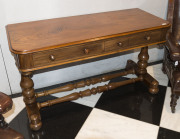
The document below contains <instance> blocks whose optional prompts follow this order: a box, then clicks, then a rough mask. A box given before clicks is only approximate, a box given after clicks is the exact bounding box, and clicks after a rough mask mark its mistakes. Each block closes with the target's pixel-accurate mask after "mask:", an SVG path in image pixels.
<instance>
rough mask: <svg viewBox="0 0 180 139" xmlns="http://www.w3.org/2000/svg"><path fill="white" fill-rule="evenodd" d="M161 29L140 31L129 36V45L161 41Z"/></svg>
mask: <svg viewBox="0 0 180 139" xmlns="http://www.w3.org/2000/svg"><path fill="white" fill-rule="evenodd" d="M161 34H162V33H161V30H153V31H147V32H139V33H136V34H132V35H130V36H129V46H130V47H131V46H136V45H145V44H152V43H155V42H156V43H157V42H160V41H161Z"/></svg>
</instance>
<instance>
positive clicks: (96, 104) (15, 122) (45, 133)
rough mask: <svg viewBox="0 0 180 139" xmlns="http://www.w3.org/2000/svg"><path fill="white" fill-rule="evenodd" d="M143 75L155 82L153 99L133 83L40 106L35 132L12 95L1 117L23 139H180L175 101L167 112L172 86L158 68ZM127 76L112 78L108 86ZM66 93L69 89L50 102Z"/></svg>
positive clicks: (20, 101) (179, 117)
mask: <svg viewBox="0 0 180 139" xmlns="http://www.w3.org/2000/svg"><path fill="white" fill-rule="evenodd" d="M148 72H149V73H150V74H151V75H152V76H153V77H155V78H156V79H157V80H158V81H159V83H160V85H159V93H158V94H157V95H151V94H149V93H148V89H147V88H146V86H145V85H144V84H143V83H141V82H138V83H136V84H130V85H126V86H122V87H119V88H117V89H115V90H112V91H107V92H104V93H102V94H97V95H93V96H90V97H85V98H81V99H78V100H76V101H72V102H65V103H61V104H57V105H54V106H51V107H49V108H43V109H42V110H41V115H42V121H43V127H42V129H41V130H40V131H38V132H33V131H31V130H30V129H29V127H28V119H27V115H26V110H25V107H24V103H23V99H22V97H16V98H14V99H13V102H14V106H13V109H12V110H11V111H9V112H8V113H7V114H6V115H5V117H6V121H7V122H9V123H10V127H12V128H13V129H15V130H17V131H19V132H20V133H22V134H23V135H24V136H25V139H31V138H36V139H37V138H38V139H74V138H76V139H117V138H118V139H132V138H133V139H179V138H180V124H179V123H180V100H179V102H178V104H177V107H176V113H175V114H172V113H171V110H170V106H169V103H170V95H171V87H170V84H169V83H168V78H167V76H166V75H165V74H163V73H162V71H161V64H154V65H153V66H149V67H148ZM130 77H131V76H128V77H121V78H116V79H114V80H111V82H116V81H120V80H126V79H127V78H130ZM106 83H107V82H106ZM98 85H104V83H101V84H98ZM92 87H94V86H90V88H92ZM86 88H87V87H86ZM86 88H82V89H76V90H73V92H74V91H80V90H84V89H86ZM69 93H71V91H69V92H66V93H59V94H56V95H53V96H50V97H49V98H52V99H53V98H55V97H60V96H64V95H67V94H69ZM45 99H46V98H45ZM40 101H43V100H40Z"/></svg>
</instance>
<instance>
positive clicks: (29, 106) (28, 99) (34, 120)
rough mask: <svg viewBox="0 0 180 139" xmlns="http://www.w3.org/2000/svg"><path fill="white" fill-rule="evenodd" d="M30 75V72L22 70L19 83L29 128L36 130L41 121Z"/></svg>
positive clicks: (39, 126)
mask: <svg viewBox="0 0 180 139" xmlns="http://www.w3.org/2000/svg"><path fill="white" fill-rule="evenodd" d="M31 76H32V73H31V72H22V73H21V83H20V85H21V88H22V94H23V97H24V102H25V104H26V110H27V114H28V118H29V122H30V128H31V129H32V130H35V131H36V130H39V129H40V128H41V126H42V122H41V115H40V112H39V109H38V106H37V102H36V97H35V92H34V88H33V86H34V83H33V80H32V79H31Z"/></svg>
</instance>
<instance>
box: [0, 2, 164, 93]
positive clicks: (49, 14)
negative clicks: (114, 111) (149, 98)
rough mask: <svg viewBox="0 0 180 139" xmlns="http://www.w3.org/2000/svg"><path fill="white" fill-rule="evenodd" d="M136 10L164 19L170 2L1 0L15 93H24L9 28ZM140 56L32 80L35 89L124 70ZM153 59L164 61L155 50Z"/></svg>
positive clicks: (0, 32)
mask: <svg viewBox="0 0 180 139" xmlns="http://www.w3.org/2000/svg"><path fill="white" fill-rule="evenodd" d="M137 7H138V8H141V9H143V10H145V11H147V12H150V13H152V14H154V15H156V16H159V17H161V18H165V17H166V10H167V0H13V1H12V0H0V13H1V14H2V13H3V15H2V16H0V36H1V37H0V44H1V46H2V51H3V55H4V58H5V65H6V68H7V73H8V77H9V80H10V86H11V89H12V92H13V93H19V92H21V89H20V86H19V82H20V73H19V72H18V70H17V68H16V66H15V61H14V58H13V57H12V55H11V54H10V52H9V49H8V42H7V37H6V31H5V26H6V25H7V24H12V23H19V22H28V21H34V20H42V19H50V18H57V17H66V16H73V15H82V14H90V13H98V12H105V11H113V10H121V9H129V8H137ZM1 21H2V22H1ZM137 54H138V53H137V52H136V53H131V54H127V55H123V56H117V57H114V58H109V59H106V60H100V61H97V62H93V63H87V64H83V65H79V66H73V67H68V68H64V69H61V70H56V71H51V72H46V73H42V74H37V75H35V76H33V80H34V82H35V88H41V87H44V86H49V85H53V84H57V83H61V82H67V81H70V80H75V79H80V78H84V77H88V76H92V75H97V74H100V73H105V72H109V71H113V70H117V69H120V68H123V67H124V65H125V63H126V60H127V59H129V58H133V59H135V60H136V61H137V58H136V56H137ZM150 56H151V57H150V60H149V61H150V62H152V61H157V60H161V59H162V57H163V50H162V49H157V48H153V49H151V50H150ZM107 65H108V66H107ZM7 93H10V92H7Z"/></svg>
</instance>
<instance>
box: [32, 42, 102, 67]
mask: <svg viewBox="0 0 180 139" xmlns="http://www.w3.org/2000/svg"><path fill="white" fill-rule="evenodd" d="M103 50H104V49H103V45H102V43H101V42H98V43H91V44H85V45H75V46H67V47H63V48H58V49H53V50H48V51H42V52H37V53H34V54H33V61H34V67H41V66H48V65H51V64H52V65H53V64H57V63H63V62H67V61H71V60H75V59H81V58H85V57H91V56H94V55H98V54H101V53H102V52H103Z"/></svg>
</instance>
